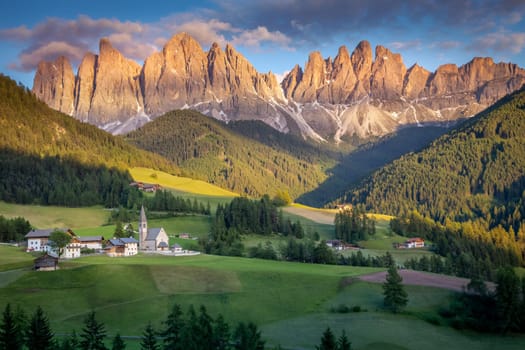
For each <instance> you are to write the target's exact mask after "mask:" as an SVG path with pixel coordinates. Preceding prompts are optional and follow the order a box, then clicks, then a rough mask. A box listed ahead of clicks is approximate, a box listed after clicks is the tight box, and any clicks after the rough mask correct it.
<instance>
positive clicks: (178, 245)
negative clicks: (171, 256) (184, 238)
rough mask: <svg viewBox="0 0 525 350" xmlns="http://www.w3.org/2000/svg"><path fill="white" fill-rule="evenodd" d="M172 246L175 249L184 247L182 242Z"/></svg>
mask: <svg viewBox="0 0 525 350" xmlns="http://www.w3.org/2000/svg"><path fill="white" fill-rule="evenodd" d="M171 248H172V249H175V248H182V247H181V246H180V244H178V243H175V244H174V245H172V246H171Z"/></svg>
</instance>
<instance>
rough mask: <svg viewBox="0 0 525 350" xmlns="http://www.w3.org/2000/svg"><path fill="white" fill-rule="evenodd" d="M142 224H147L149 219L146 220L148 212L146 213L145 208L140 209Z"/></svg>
mask: <svg viewBox="0 0 525 350" xmlns="http://www.w3.org/2000/svg"><path fill="white" fill-rule="evenodd" d="M139 221H140V222H146V221H148V219H146V212H145V211H144V206H141V207H140V219H139Z"/></svg>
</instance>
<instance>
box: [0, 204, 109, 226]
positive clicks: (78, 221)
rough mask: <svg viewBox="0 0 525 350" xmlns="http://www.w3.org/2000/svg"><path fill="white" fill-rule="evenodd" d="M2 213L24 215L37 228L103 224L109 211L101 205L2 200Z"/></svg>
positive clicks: (8, 215) (4, 214)
mask: <svg viewBox="0 0 525 350" xmlns="http://www.w3.org/2000/svg"><path fill="white" fill-rule="evenodd" d="M0 215H3V216H5V217H8V218H13V217H17V216H22V217H24V218H25V219H27V220H28V221H29V222H30V223H31V225H33V226H34V227H36V228H55V227H56V228H66V227H71V228H81V227H96V226H100V225H103V224H104V223H106V222H107V220H108V218H109V211H107V210H104V208H102V207H101V206H95V207H87V208H64V207H55V206H40V205H19V204H11V203H5V202H1V201H0Z"/></svg>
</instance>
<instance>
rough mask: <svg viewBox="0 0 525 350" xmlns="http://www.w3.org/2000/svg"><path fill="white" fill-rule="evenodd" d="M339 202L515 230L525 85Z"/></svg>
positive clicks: (522, 182)
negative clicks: (413, 211) (476, 222)
mask: <svg viewBox="0 0 525 350" xmlns="http://www.w3.org/2000/svg"><path fill="white" fill-rule="evenodd" d="M338 201H340V202H351V203H364V204H365V205H366V208H367V210H371V211H375V212H380V213H385V214H391V215H396V216H397V215H402V214H403V213H408V212H409V211H412V210H417V211H418V212H419V213H421V214H422V215H424V216H428V217H430V218H432V219H434V220H437V221H439V222H442V223H444V222H445V220H446V219H450V220H452V221H459V222H462V221H468V220H475V221H479V222H481V223H482V226H483V227H485V228H486V229H490V228H493V227H496V226H498V225H500V224H501V225H503V226H504V227H505V228H506V229H508V228H510V227H513V229H514V230H515V231H517V230H518V229H519V227H520V225H521V224H522V222H523V220H524V219H525V206H524V201H525V89H522V90H520V91H518V92H516V93H513V94H512V95H509V96H507V97H505V98H503V99H502V100H500V101H499V102H498V103H496V104H495V105H494V106H492V107H490V108H488V109H487V110H485V111H484V112H482V113H480V114H479V115H478V116H476V117H474V118H472V119H470V120H468V121H466V122H465V123H463V124H462V125H461V126H460V127H458V128H457V129H455V130H454V131H452V132H450V133H448V134H446V135H444V136H442V137H440V138H439V139H437V140H436V141H434V142H432V144H431V145H430V146H429V147H427V148H426V149H424V150H422V151H420V152H417V153H410V154H407V155H405V156H403V157H401V158H400V159H398V160H396V161H394V162H393V163H391V164H389V165H387V166H385V167H384V168H382V169H380V170H379V171H377V172H375V173H374V174H372V175H371V176H369V177H368V178H366V179H365V180H364V181H363V182H362V183H361V184H360V185H359V186H358V187H356V188H354V189H353V190H349V191H347V192H346V194H345V195H344V196H343V197H341V198H340V199H339V200H338Z"/></svg>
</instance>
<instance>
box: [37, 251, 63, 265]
mask: <svg viewBox="0 0 525 350" xmlns="http://www.w3.org/2000/svg"><path fill="white" fill-rule="evenodd" d="M57 262H58V258H55V257H53V256H51V255H48V254H47V253H46V254H44V255H42V256H41V257H38V258H36V259H35V266H36V267H53V266H56V264H57Z"/></svg>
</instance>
